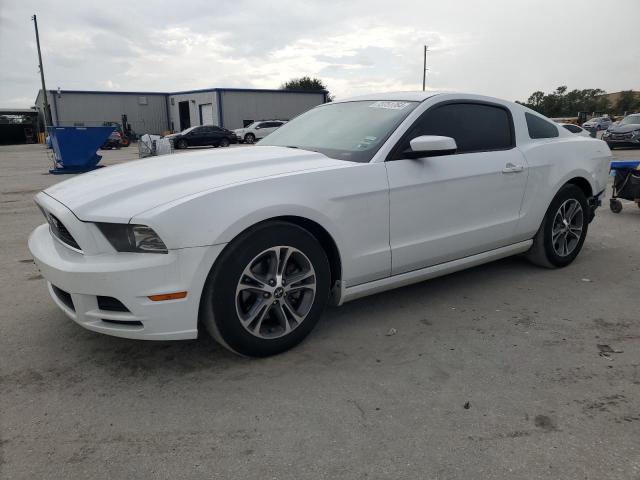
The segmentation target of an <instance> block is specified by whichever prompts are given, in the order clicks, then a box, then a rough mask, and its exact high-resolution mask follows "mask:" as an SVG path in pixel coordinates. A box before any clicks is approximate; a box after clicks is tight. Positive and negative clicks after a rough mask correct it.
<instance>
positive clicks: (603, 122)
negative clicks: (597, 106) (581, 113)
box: [582, 117, 613, 130]
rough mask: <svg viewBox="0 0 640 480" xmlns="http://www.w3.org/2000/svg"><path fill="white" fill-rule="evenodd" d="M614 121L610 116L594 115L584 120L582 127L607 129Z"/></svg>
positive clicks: (586, 128)
mask: <svg viewBox="0 0 640 480" xmlns="http://www.w3.org/2000/svg"><path fill="white" fill-rule="evenodd" d="M612 123H613V121H612V120H611V119H610V118H609V117H594V118H592V119H590V120H587V121H586V122H584V123H583V124H582V128H584V129H585V130H591V129H592V128H595V129H596V130H606V129H607V128H609V127H610V126H611V124H612Z"/></svg>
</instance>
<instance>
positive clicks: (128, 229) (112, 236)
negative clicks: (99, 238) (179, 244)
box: [96, 223, 168, 253]
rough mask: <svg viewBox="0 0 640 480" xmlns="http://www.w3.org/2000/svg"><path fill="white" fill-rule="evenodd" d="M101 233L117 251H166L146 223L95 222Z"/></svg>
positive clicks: (162, 243)
mask: <svg viewBox="0 0 640 480" xmlns="http://www.w3.org/2000/svg"><path fill="white" fill-rule="evenodd" d="M96 225H97V227H98V228H99V229H100V231H101V232H102V234H103V235H104V236H105V237H106V238H107V240H109V243H110V244H111V245H112V246H113V248H115V249H116V250H117V251H118V252H146V253H168V250H167V246H166V245H165V244H164V242H163V241H162V240H161V239H160V237H159V236H158V234H157V233H156V232H155V231H154V230H153V229H152V228H151V227H147V226H146V225H130V224H128V223H124V224H123V223H96Z"/></svg>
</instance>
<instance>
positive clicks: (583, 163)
mask: <svg viewBox="0 0 640 480" xmlns="http://www.w3.org/2000/svg"><path fill="white" fill-rule="evenodd" d="M525 128H526V127H525ZM560 130H563V129H562V128H560ZM567 133H568V134H569V135H564V134H563V132H561V135H560V137H557V138H553V139H539V140H531V139H529V138H528V135H527V139H526V140H527V141H524V142H522V143H521V144H520V145H519V148H520V149H521V151H522V153H523V154H524V155H525V157H526V159H527V164H528V167H529V176H528V180H527V187H526V191H525V195H524V199H523V204H522V210H521V219H520V223H519V226H518V231H519V232H520V233H521V236H522V238H521V240H525V239H528V238H531V237H533V236H534V235H535V233H536V232H537V230H538V228H539V227H540V224H541V223H542V219H543V218H544V215H545V213H546V211H547V208H548V207H549V204H550V203H551V200H552V199H553V197H554V196H555V195H556V193H557V192H558V190H560V188H561V187H562V186H563V185H564V184H565V183H567V182H568V181H570V180H571V179H573V178H576V177H579V178H584V179H585V180H587V181H588V182H589V184H590V186H591V190H592V194H593V195H595V194H597V193H599V192H601V191H602V190H604V189H605V187H606V182H607V176H608V171H609V163H610V161H611V151H610V150H609V147H608V146H607V144H606V143H605V142H603V141H601V140H596V139H594V138H587V137H581V136H577V135H573V134H570V132H567Z"/></svg>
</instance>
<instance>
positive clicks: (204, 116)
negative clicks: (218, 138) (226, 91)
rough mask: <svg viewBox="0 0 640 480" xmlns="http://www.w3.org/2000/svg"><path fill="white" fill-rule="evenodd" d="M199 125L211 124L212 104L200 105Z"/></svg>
mask: <svg viewBox="0 0 640 480" xmlns="http://www.w3.org/2000/svg"><path fill="white" fill-rule="evenodd" d="M200 125H213V104H211V103H203V104H201V105H200Z"/></svg>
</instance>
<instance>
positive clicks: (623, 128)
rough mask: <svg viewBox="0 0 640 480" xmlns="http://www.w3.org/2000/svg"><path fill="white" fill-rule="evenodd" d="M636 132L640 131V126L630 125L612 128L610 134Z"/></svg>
mask: <svg viewBox="0 0 640 480" xmlns="http://www.w3.org/2000/svg"><path fill="white" fill-rule="evenodd" d="M634 130H640V124H637V123H629V124H627V125H616V126H615V127H610V128H609V132H610V133H629V132H633V131H634Z"/></svg>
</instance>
